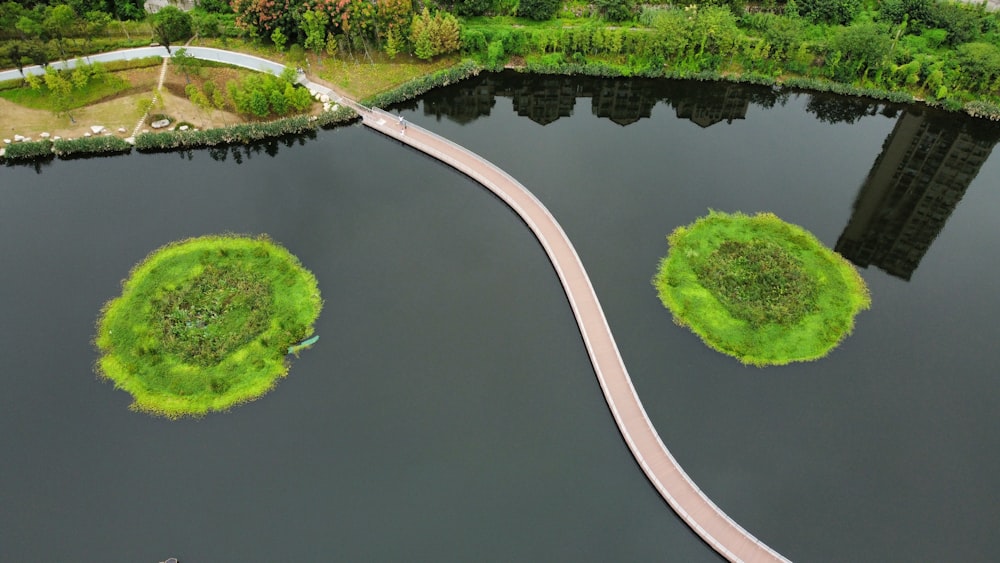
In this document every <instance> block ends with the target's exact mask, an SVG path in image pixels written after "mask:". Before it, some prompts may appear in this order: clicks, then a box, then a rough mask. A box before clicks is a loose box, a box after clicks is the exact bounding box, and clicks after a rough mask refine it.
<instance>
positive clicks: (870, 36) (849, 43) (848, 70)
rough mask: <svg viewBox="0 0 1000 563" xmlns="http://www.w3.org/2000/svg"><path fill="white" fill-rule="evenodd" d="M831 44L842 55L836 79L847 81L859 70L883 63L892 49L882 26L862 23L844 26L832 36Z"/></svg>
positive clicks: (890, 40)
mask: <svg viewBox="0 0 1000 563" xmlns="http://www.w3.org/2000/svg"><path fill="white" fill-rule="evenodd" d="M832 46H833V48H834V49H835V50H837V51H838V52H840V54H841V57H842V58H841V61H840V62H839V63H838V65H839V69H835V76H836V78H837V80H840V81H844V82H849V81H851V79H852V78H856V77H857V76H858V72H859V71H863V72H865V73H867V72H868V71H869V70H877V69H879V68H881V67H882V65H883V64H885V60H886V57H887V56H888V55H889V52H890V51H891V50H892V38H891V37H889V34H888V33H887V31H886V29H885V28H884V27H883V26H881V25H879V24H874V23H864V24H858V25H852V26H849V27H846V28H844V29H843V30H842V31H841V32H840V33H839V34H837V36H836V37H834V39H833V42H832Z"/></svg>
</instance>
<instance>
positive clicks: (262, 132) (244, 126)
mask: <svg viewBox="0 0 1000 563" xmlns="http://www.w3.org/2000/svg"><path fill="white" fill-rule="evenodd" d="M354 117H356V115H355V113H354V112H353V111H352V110H351V109H350V108H344V107H341V108H338V109H337V110H335V111H328V112H323V114H321V115H320V116H318V117H315V118H312V117H309V116H306V115H297V116H295V117H288V118H285V119H278V120H276V121H269V122H266V123H241V124H239V125H233V126H231V127H223V128H219V129H206V130H204V131H162V132H155V133H154V132H150V133H141V134H140V135H139V136H138V137H136V138H135V148H136V149H137V150H140V151H169V150H173V149H189V148H196V147H214V146H218V145H231V144H236V143H251V142H254V141H261V140H264V139H269V138H273V137H282V136H285V135H299V134H302V133H306V132H308V131H314V130H315V129H316V128H317V127H330V126H332V125H335V124H338V123H344V122H347V121H350V120H352V119H354Z"/></svg>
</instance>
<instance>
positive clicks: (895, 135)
mask: <svg viewBox="0 0 1000 563" xmlns="http://www.w3.org/2000/svg"><path fill="white" fill-rule="evenodd" d="M963 121H964V124H963V125H961V126H960V125H957V124H956V123H955V120H953V119H945V118H936V117H933V116H931V115H929V114H927V113H923V112H920V113H918V112H915V111H913V110H907V111H905V112H904V113H903V114H902V115H901V116H900V118H899V120H898V121H897V122H896V126H895V127H894V128H893V130H892V133H891V134H890V135H889V136H888V137H887V138H886V140H885V143H884V144H883V145H882V153H881V154H880V155H879V156H878V158H877V159H876V160H875V163H874V164H873V165H872V168H871V170H870V171H869V173H868V177H867V178H866V179H865V182H864V184H862V186H861V189H860V190H859V192H858V196H857V198H856V199H855V201H854V209H853V213H852V215H851V220H850V221H849V222H848V224H847V226H846V227H845V228H844V231H843V233H842V234H841V235H840V238H839V239H838V240H837V245H836V250H837V252H840V253H841V254H842V255H843V256H844V257H845V258H847V259H849V260H851V261H852V262H854V263H855V264H857V265H858V266H860V267H863V268H866V267H868V266H869V265H872V264H874V265H875V266H876V267H878V268H880V269H882V270H884V271H885V272H886V273H888V274H890V275H893V276H896V277H898V278H902V279H904V280H909V279H910V278H911V277H912V275H913V272H914V271H915V270H916V268H917V266H918V265H919V264H920V261H921V259H922V258H923V257H924V254H926V253H927V250H928V249H929V248H930V246H931V243H933V242H934V239H935V238H937V236H938V233H940V232H941V230H942V229H943V228H944V225H945V223H946V222H947V221H948V218H949V217H950V216H951V214H952V212H953V211H954V210H955V207H956V206H957V205H958V202H959V201H961V199H962V196H963V195H964V194H965V191H966V190H967V189H968V188H969V184H970V183H972V180H973V179H974V178H975V177H976V175H977V174H978V173H979V169H980V168H981V167H982V165H983V163H985V162H986V159H987V158H989V155H990V152H991V151H992V150H993V146H994V145H995V144H996V143H997V141H998V140H1000V130H998V129H997V128H995V127H982V128H976V130H973V125H972V124H971V123H970V122H968V121H967V120H963Z"/></svg>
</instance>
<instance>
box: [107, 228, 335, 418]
mask: <svg viewBox="0 0 1000 563" xmlns="http://www.w3.org/2000/svg"><path fill="white" fill-rule="evenodd" d="M322 304H323V302H322V299H321V298H320V293H319V287H318V284H317V281H316V278H315V277H314V276H313V275H312V273H310V272H309V271H308V270H306V269H305V268H304V267H303V266H302V265H301V263H300V262H299V260H298V258H296V257H295V256H294V255H292V254H291V253H290V252H288V250H286V249H285V248H283V247H282V246H280V245H278V244H276V243H275V242H273V241H271V240H270V239H268V238H267V237H266V236H260V237H256V238H250V237H243V236H204V237H198V238H191V239H187V240H183V241H179V242H173V243H170V244H167V245H166V246H164V247H162V248H160V249H158V250H156V251H154V252H152V253H151V254H150V255H149V256H147V257H146V258H145V259H144V260H143V261H141V262H140V263H139V264H137V265H136V266H135V268H133V270H132V272H131V275H130V276H129V278H128V279H127V280H125V281H124V282H123V283H122V294H121V296H120V297H117V298H115V299H112V300H111V301H109V302H108V303H107V304H106V305H105V306H104V308H103V309H102V312H101V316H100V319H99V321H98V325H97V337H96V340H95V343H96V345H97V348H98V349H99V350H100V352H101V358H100V359H99V360H98V362H97V365H96V370H97V372H98V374H99V375H101V376H102V377H105V378H107V379H110V380H111V381H113V382H114V384H115V387H117V388H120V389H123V390H125V391H127V392H128V393H130V394H131V395H132V397H133V399H134V402H133V404H132V408H133V409H134V410H138V411H143V412H148V413H152V414H156V415H161V416H165V417H168V418H179V417H182V416H202V415H204V414H206V413H208V412H210V411H223V410H226V409H228V408H230V407H232V406H234V405H237V404H240V403H244V402H247V401H251V400H253V399H256V398H258V397H260V396H261V395H263V394H264V393H267V392H268V391H269V390H271V389H272V388H273V387H274V385H275V384H276V382H277V380H278V379H279V378H281V377H284V376H285V375H287V373H288V368H289V364H288V358H287V354H288V350H289V348H290V347H293V346H294V345H295V344H296V343H298V342H300V341H302V340H303V339H305V338H307V337H309V336H310V335H311V334H312V332H313V323H314V322H315V320H316V318H317V317H318V316H319V312H320V309H321V308H322Z"/></svg>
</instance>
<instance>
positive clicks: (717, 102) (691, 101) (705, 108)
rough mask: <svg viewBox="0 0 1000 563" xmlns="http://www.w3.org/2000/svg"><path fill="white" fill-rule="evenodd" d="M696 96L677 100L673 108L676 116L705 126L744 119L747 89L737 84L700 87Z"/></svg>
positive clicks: (747, 106) (748, 106) (747, 104)
mask: <svg viewBox="0 0 1000 563" xmlns="http://www.w3.org/2000/svg"><path fill="white" fill-rule="evenodd" d="M699 90H700V91H699V94H700V95H698V96H692V97H686V98H684V99H681V100H678V101H677V104H676V105H675V108H676V110H677V117H678V118H681V119H690V120H691V121H693V122H694V123H696V124H697V125H698V126H700V127H702V128H705V127H710V126H712V125H715V124H716V123H719V122H720V121H725V122H726V123H732V122H733V120H734V119H746V117H747V109H749V108H750V96H749V90H748V89H747V88H744V87H742V86H740V85H738V84H727V85H726V87H725V88H721V87H720V88H700V89H699Z"/></svg>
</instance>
